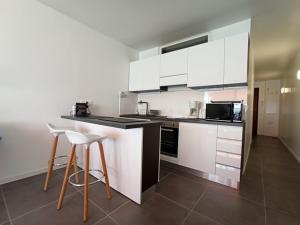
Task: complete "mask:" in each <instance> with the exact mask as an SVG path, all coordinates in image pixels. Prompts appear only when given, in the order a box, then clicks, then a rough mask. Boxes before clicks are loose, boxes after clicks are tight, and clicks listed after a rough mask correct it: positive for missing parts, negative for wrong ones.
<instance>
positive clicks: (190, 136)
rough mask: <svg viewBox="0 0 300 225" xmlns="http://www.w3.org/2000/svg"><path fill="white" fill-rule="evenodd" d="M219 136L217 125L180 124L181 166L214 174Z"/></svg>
mask: <svg viewBox="0 0 300 225" xmlns="http://www.w3.org/2000/svg"><path fill="white" fill-rule="evenodd" d="M217 134H218V126H217V125H210V124H199V123H179V143H178V163H179V165H181V166H185V167H188V168H191V169H195V170H199V171H202V172H206V173H210V174H214V173H215V168H216V164H215V160H216V147H217V146H216V145H217Z"/></svg>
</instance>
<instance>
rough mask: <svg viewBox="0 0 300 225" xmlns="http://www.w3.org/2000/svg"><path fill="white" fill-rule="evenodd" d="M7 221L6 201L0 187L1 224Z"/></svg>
mask: <svg viewBox="0 0 300 225" xmlns="http://www.w3.org/2000/svg"><path fill="white" fill-rule="evenodd" d="M5 221H8V215H7V211H6V207H5V204H4V199H3V198H2V190H1V186H0V224H2V223H4V222H5Z"/></svg>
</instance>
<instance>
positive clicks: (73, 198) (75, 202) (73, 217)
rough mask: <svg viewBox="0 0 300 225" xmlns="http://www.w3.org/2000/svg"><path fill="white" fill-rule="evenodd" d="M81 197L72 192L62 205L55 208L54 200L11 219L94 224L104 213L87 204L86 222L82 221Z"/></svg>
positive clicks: (20, 223) (34, 224) (48, 224)
mask: <svg viewBox="0 0 300 225" xmlns="http://www.w3.org/2000/svg"><path fill="white" fill-rule="evenodd" d="M82 209H83V199H82V195H80V194H79V193H74V194H72V195H70V196H68V197H67V198H65V200H64V203H63V207H62V208H61V209H60V210H57V209H56V202H55V203H52V204H50V205H47V206H46V207H43V208H39V209H37V210H35V211H33V212H31V213H29V214H27V215H24V216H22V217H19V218H17V219H16V220H14V221H13V224H14V225H25V224H26V225H27V224H28V225H29V224H30V225H40V224H43V225H66V224H68V225H77V224H87V225H88V224H94V223H96V222H97V221H99V220H100V219H101V218H103V217H105V216H106V215H105V214H104V213H103V212H102V211H101V210H99V209H98V208H97V207H95V206H94V205H93V204H91V203H90V204H89V218H88V221H87V222H86V223H84V222H83V221H82V216H83V210H82Z"/></svg>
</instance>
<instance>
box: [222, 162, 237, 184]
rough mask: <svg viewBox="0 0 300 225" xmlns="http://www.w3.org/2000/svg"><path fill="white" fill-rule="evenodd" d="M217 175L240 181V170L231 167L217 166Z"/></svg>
mask: <svg viewBox="0 0 300 225" xmlns="http://www.w3.org/2000/svg"><path fill="white" fill-rule="evenodd" d="M216 175H218V176H220V177H226V178H229V179H232V180H235V181H240V169H236V168H233V167H230V166H224V165H220V164H216Z"/></svg>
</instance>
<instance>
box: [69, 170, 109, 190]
mask: <svg viewBox="0 0 300 225" xmlns="http://www.w3.org/2000/svg"><path fill="white" fill-rule="evenodd" d="M82 172H84V170H80V171H78V172H76V173H72V174H71V175H70V176H69V180H68V182H69V184H71V185H73V186H75V187H83V186H84V184H83V183H79V184H76V183H74V182H73V181H72V180H71V179H72V178H73V177H74V176H75V175H76V174H79V173H82ZM89 172H98V173H100V174H101V175H102V176H101V177H100V178H99V179H97V180H95V181H92V182H89V185H93V184H96V183H98V182H99V181H101V179H102V178H103V177H104V175H103V171H101V170H98V169H89Z"/></svg>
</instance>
